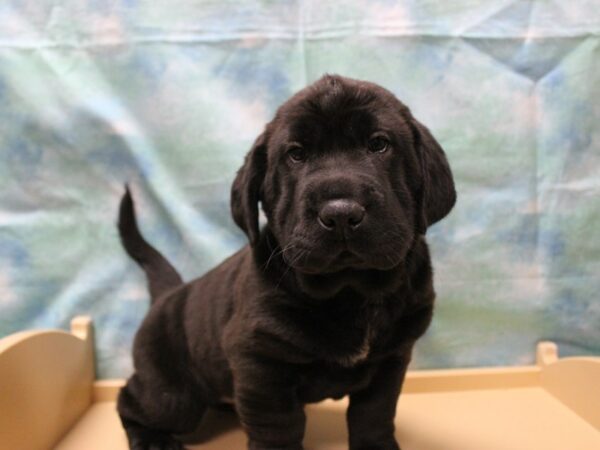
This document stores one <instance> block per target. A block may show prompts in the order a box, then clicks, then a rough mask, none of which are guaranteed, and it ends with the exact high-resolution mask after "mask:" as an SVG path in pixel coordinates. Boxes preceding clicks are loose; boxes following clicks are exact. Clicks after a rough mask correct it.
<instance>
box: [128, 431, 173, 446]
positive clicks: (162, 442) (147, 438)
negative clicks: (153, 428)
mask: <svg viewBox="0 0 600 450" xmlns="http://www.w3.org/2000/svg"><path fill="white" fill-rule="evenodd" d="M130 445H131V447H130V448H131V450H184V447H183V444H182V443H181V442H179V441H178V440H177V439H175V438H174V437H172V436H171V435H169V434H163V433H140V434H138V435H136V436H135V437H133V438H132V439H131V444H130Z"/></svg>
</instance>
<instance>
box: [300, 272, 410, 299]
mask: <svg viewBox="0 0 600 450" xmlns="http://www.w3.org/2000/svg"><path fill="white" fill-rule="evenodd" d="M294 271H295V276H296V280H297V282H298V285H299V286H300V289H301V290H302V291H303V292H304V293H305V294H307V295H308V296H310V297H312V298H315V299H327V298H331V297H334V296H336V295H337V294H339V293H341V291H343V290H344V289H347V288H350V289H352V290H353V291H355V292H357V293H358V294H360V295H362V296H364V297H369V298H379V297H381V296H383V295H385V294H387V293H390V292H393V291H395V290H396V289H397V288H398V287H399V286H400V285H401V284H402V282H403V279H404V277H403V276H402V274H403V271H404V265H403V264H398V265H396V266H394V267H391V268H389V269H385V270H378V269H356V268H346V269H342V270H340V271H337V272H321V273H318V272H312V273H311V272H306V271H302V270H299V269H294Z"/></svg>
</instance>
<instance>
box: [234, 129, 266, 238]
mask: <svg viewBox="0 0 600 450" xmlns="http://www.w3.org/2000/svg"><path fill="white" fill-rule="evenodd" d="M266 168H267V152H266V138H265V133H262V134H261V135H260V136H259V137H258V138H256V141H254V144H253V145H252V148H251V149H250V151H249V152H248V154H247V155H246V159H245V160H244V165H243V166H242V167H241V168H240V170H238V173H237V175H236V177H235V180H234V181H233V185H232V186H231V213H232V215H233V220H234V221H235V223H236V224H237V226H238V227H240V228H241V229H242V230H244V232H245V233H246V235H248V240H249V241H250V245H252V246H253V245H255V244H256V242H257V241H258V202H259V201H260V196H261V187H262V183H263V180H264V178H265V172H266Z"/></svg>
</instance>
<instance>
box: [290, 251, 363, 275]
mask: <svg viewBox="0 0 600 450" xmlns="http://www.w3.org/2000/svg"><path fill="white" fill-rule="evenodd" d="M292 267H293V266H292ZM294 268H295V269H297V270H298V271H299V272H302V273H306V274H309V275H319V274H334V273H339V272H342V271H347V272H349V271H351V270H361V269H362V270H365V269H369V268H370V267H369V265H368V264H367V263H366V261H365V260H364V258H361V257H360V256H359V255H357V254H355V253H353V252H351V251H350V250H342V251H341V252H340V254H339V255H337V256H335V257H334V258H333V259H332V260H331V262H329V264H326V265H321V266H318V267H311V266H303V265H302V264H300V265H298V266H297V267H294Z"/></svg>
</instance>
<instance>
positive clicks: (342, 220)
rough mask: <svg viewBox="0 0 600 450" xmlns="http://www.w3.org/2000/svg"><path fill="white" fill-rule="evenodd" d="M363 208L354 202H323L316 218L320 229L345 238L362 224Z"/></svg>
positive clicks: (337, 200)
mask: <svg viewBox="0 0 600 450" xmlns="http://www.w3.org/2000/svg"><path fill="white" fill-rule="evenodd" d="M364 218H365V208H363V206H362V205H360V204H359V203H358V202H356V201H355V200H351V199H344V198H342V199H335V200H329V201H327V202H325V203H324V204H323V205H322V206H321V209H320V210H319V214H318V217H317V221H318V222H319V225H321V227H322V228H324V229H325V230H327V231H330V232H335V233H337V234H341V235H344V236H347V235H348V234H349V233H351V232H353V231H354V230H356V229H357V228H358V227H360V225H361V224H362V223H363V219H364Z"/></svg>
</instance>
